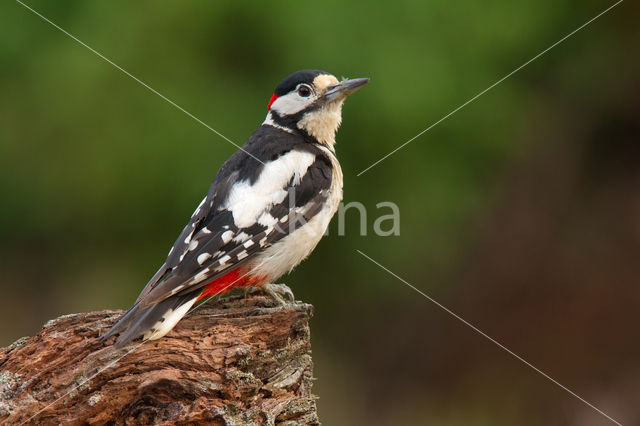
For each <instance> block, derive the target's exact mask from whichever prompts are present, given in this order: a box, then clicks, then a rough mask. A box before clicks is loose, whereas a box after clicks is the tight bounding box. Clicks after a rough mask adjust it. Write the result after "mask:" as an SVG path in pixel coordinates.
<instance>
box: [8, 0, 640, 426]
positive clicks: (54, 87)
mask: <svg viewBox="0 0 640 426" xmlns="http://www.w3.org/2000/svg"><path fill="white" fill-rule="evenodd" d="M28 4H29V5H31V6H32V7H34V8H35V9H36V10H38V11H39V12H41V13H42V14H43V15H44V16H46V17H48V18H50V19H51V20H53V21H54V22H56V23H57V24H59V25H60V26H61V27H63V28H64V29H66V30H68V31H69V32H70V33H72V34H74V35H75V36H77V37H78V38H79V39H81V40H82V41H84V42H86V43H87V44H89V45H90V46H92V47H93V48H95V49H96V50H98V51H100V52H101V53H103V54H104V55H105V56H107V57H108V58H110V59H111V60H113V61H114V62H115V63H117V64H119V65H120V66H122V67H123V68H125V69H126V70H128V71H129V72H131V73H132V74H134V75H135V76H137V77H139V78H140V79H141V80H143V81H144V82H146V83H148V84H149V85H150V86H152V87H153V88H155V89H157V90H158V91H160V92H161V93H162V94H164V95H166V96H167V97H169V98H171V99H172V100H174V101H175V102H176V103H178V104H179V105H181V106H182V107H184V108H185V109H186V110H188V111H190V112H191V113H193V114H194V115H195V116H197V117H198V118H200V119H202V120H203V121H204V122H206V123H208V124H209V125H211V126H212V127H214V128H216V129H217V130H219V131H220V132H221V133H223V134H224V135H226V136H228V137H229V138H231V139H232V140H234V141H237V142H239V143H242V142H243V141H244V140H246V138H247V137H248V136H249V135H250V134H251V132H252V131H253V130H254V129H255V128H256V127H257V126H258V125H259V123H260V122H261V121H262V120H263V119H264V116H265V113H266V103H267V101H268V99H269V97H270V95H271V93H272V91H273V88H274V87H275V85H276V84H277V83H278V82H279V81H280V80H281V79H282V78H283V77H284V76H286V75H287V74H289V73H290V72H292V71H295V70H297V69H301V68H321V69H325V70H328V71H330V72H332V73H334V74H336V75H337V76H339V77H340V76H347V77H365V76H367V77H371V83H370V84H369V85H368V86H367V87H365V88H364V89H363V90H362V91H360V92H358V94H357V95H355V96H353V97H352V98H350V99H349V100H348V101H347V103H346V105H345V108H344V124H343V127H342V129H341V130H340V132H339V134H338V145H337V151H338V156H339V158H340V159H341V162H342V165H343V170H344V173H345V201H347V202H348V201H360V202H362V203H364V205H365V206H366V207H367V208H368V210H369V218H368V228H369V231H370V232H369V234H370V235H368V236H360V235H359V232H358V229H359V220H358V217H357V214H356V213H355V211H350V212H349V213H348V215H347V222H346V229H347V235H346V236H344V237H341V236H338V235H337V223H335V222H334V223H332V225H331V230H330V235H329V237H327V238H325V239H324V240H323V241H322V242H321V243H320V245H319V246H318V248H317V249H316V251H315V253H314V254H313V256H311V258H310V259H309V260H308V261H306V262H305V263H304V264H303V265H302V266H300V267H299V268H298V269H297V270H296V271H295V272H294V273H293V274H291V275H290V276H288V277H285V279H284V281H285V282H287V283H288V284H289V285H290V286H291V287H293V289H294V291H295V293H296V296H297V297H298V298H300V299H302V300H305V301H307V302H309V303H312V304H314V305H315V308H316V315H315V317H314V319H313V322H312V330H313V350H314V360H315V363H316V366H315V375H316V377H318V380H317V382H316V385H315V387H314V390H315V392H316V393H317V394H318V395H319V397H320V400H319V410H320V416H321V420H322V421H323V422H324V423H325V424H328V425H351V424H376V425H410V424H437V425H502V424H504V425H514V424H518V425H541V424H545V425H547V424H548V425H601V424H602V425H604V424H610V423H609V422H608V421H607V420H606V419H605V418H604V417H602V416H601V415H599V414H598V413H596V412H595V411H594V410H592V409H590V408H589V407H587V406H586V405H584V404H583V403H581V402H580V401H579V400H577V399H575V398H574V397H572V396H571V395H569V394H568V393H566V392H565V391H563V390H561V389H560V388H558V387H557V386H555V385H554V384H552V383H551V382H549V381H548V380H546V379H545V378H543V377H542V376H540V375H539V374H537V373H535V372H534V371H532V370H531V369H530V368H528V367H527V366H525V365H524V364H522V363H520V362H519V361H517V360H515V359H514V358H513V357H511V356H510V355H508V354H506V353H505V352H503V351H502V350H500V349H499V348H498V347H496V346H495V345H493V344H492V343H491V342H489V341H488V340H486V339H484V338H483V337H481V336H479V335H478V334H476V333H475V332H473V331H472V330H470V329H469V328H467V327H465V326H464V325H463V324H461V323H460V322H458V321H457V320H455V319H454V318H452V317H451V316H449V315H448V314H446V313H444V312H443V311H441V310H440V309H439V308H438V307H436V306H435V305H434V304H432V303H431V302H429V301H428V300H427V299H425V298H422V297H420V296H419V295H417V294H416V293H415V292H413V290H411V289H409V288H408V287H406V286H405V285H404V284H402V283H401V282H400V281H398V280H396V279H395V278H393V277H391V276H390V275H388V274H387V273H385V272H384V271H382V270H381V269H380V268H378V267H377V266H375V265H374V264H372V263H370V262H369V261H368V260H366V259H364V258H363V257H362V256H360V255H358V254H357V253H356V252H355V250H356V249H360V250H362V251H364V252H365V253H366V254H368V255H370V256H372V257H373V258H374V259H376V260H378V261H379V262H381V263H382V264H383V265H385V266H387V267H388V268H390V269H391V270H393V271H395V272H396V273H397V274H399V275H400V276H402V277H403V278H405V279H406V280H408V281H409V282H411V283H412V284H414V285H415V286H417V287H418V288H420V289H421V290H423V291H424V292H426V293H427V294H429V295H430V296H432V297H434V298H435V299H436V300H438V301H440V302H441V303H443V304H444V305H446V306H448V307H450V308H451V309H453V310H454V311H455V312H457V313H458V314H460V315H461V316H462V317H464V318H465V319H467V320H468V321H470V322H472V323H473V324H475V325H477V326H478V327H480V328H481V329H483V330H484V331H486V332H487V333H488V334H490V335H491V336H493V337H495V338H496V339H497V340H499V341H500V342H502V343H503V344H505V345H506V346H508V347H509V348H511V349H512V350H514V351H515V352H517V353H519V354H521V355H523V356H524V357H525V358H526V359H527V360H529V361H530V362H532V363H533V364H535V365H536V366H537V367H539V368H540V369H542V370H544V371H545V372H547V373H549V374H550V375H551V376H552V377H554V378H555V379H557V380H558V381H560V382H561V383H563V384H565V385H567V386H568V387H569V388H571V389H573V390H574V391H576V392H577V393H578V394H580V395H581V396H583V397H584V398H585V399H587V400H589V401H591V402H593V403H594V404H595V405H596V406H598V407H599V408H601V409H602V410H603V411H605V412H606V413H608V414H609V415H611V416H612V417H614V418H616V419H617V420H619V421H621V422H622V423H624V424H640V408H639V406H638V395H640V339H639V337H640V336H639V334H640V333H639V332H638V323H639V319H638V312H640V286H639V285H638V284H639V281H640V261H639V256H640V146H639V145H638V143H639V142H640V141H639V139H640V138H639V134H640V121H639V111H640V85H639V78H638V75H639V71H640V69H639V68H640V66H639V65H640V55H639V53H640V50H639V48H638V46H639V43H640V36H639V32H638V16H639V14H638V12H640V7H638V3H637V2H631V1H627V2H624V3H622V4H620V5H619V6H618V7H616V8H614V9H613V10H612V11H611V12H609V13H608V14H606V15H604V16H603V17H602V18H600V19H599V20H597V21H595V22H594V23H593V24H591V25H590V26H588V27H586V28H585V29H584V30H582V31H581V32H579V33H577V34H576V35H575V36H573V37H571V38H570V39H568V40H567V41H565V42H564V43H562V44H560V45H559V46H557V47H556V48H554V49H553V50H551V51H550V52H549V53H547V54H546V55H544V56H542V57H541V58H539V59H538V60H536V61H534V62H533V63H531V64H530V65H528V66H527V67H526V68H524V69H523V70H521V71H520V72H518V73H516V74H515V75H513V76H512V77H511V78H509V79H507V80H506V81H504V82H503V83H502V84H500V85H498V86H497V87H495V88H494V89H492V90H491V91H490V92H488V93H487V94H485V95H483V96H482V97H480V98H479V99H478V100H477V101H475V102H473V103H471V104H469V105H468V106H466V107H465V108H464V109H462V110H460V111H459V112H458V113H456V114H454V115H453V116H451V117H450V118H448V119H447V120H445V121H444V122H442V123H441V124H439V125H437V126H436V127H435V128H433V129H432V130H430V131H429V132H427V133H426V134H424V135H423V136H421V137H420V138H419V139H417V140H415V141H414V142H412V143H411V144H409V145H408V146H407V147H405V148H404V149H402V150H401V151H399V152H397V153H396V154H394V155H393V156H391V157H390V158H388V159H387V160H386V161H384V162H382V163H381V164H380V165H378V166H377V167H375V168H373V169H371V170H370V171H368V172H367V173H365V174H363V175H362V176H360V177H356V174H357V173H358V172H359V171H361V170H362V169H364V168H365V167H367V166H369V165H370V164H371V163H372V162H374V161H375V160H378V159H379V158H380V157H381V156H382V155H384V154H386V153H387V152H389V151H391V150H392V149H394V148H395V147H397V146H398V145H400V144H401V143H403V142H405V141H406V140H408V139H409V138H411V137H413V136H414V135H415V134H417V133H418V132H420V131H421V130H423V129H425V128H426V127H427V126H429V125H430V124H432V123H433V122H435V121H437V120H438V119H440V118H441V117H442V116H444V115H445V114H447V113H448V112H450V111H451V110H453V109H454V108H456V107H457V106H459V105H461V104H462V103H464V102H465V101H467V100H468V99H470V98H471V97H472V96H474V95H475V94H477V93H478V92H480V91H481V90H483V89H485V88H487V87H488V86H490V85H491V84H492V83H494V82H495V81H497V80H498V79H499V78H501V77H503V76H504V75H506V74H507V73H509V72H511V71H512V70H514V69H515V68H516V67H518V66H519V65H521V64H523V63H524V62H525V61H527V60H529V59H530V58H532V57H533V56H534V55H536V54H537V53H539V52H540V51H542V50H543V49H545V48H546V47H548V46H550V45H551V44H552V43H554V42H556V41H557V40H559V39H560V38H561V37H563V36H564V35H566V34H568V33H569V32H570V31H572V30H573V29H575V28H577V27H578V26H580V25H582V24H583V23H584V22H586V21H587V20H589V19H591V18H592V17H593V16H595V15H596V14H598V13H599V12H601V11H602V10H604V9H605V8H606V7H608V6H610V5H611V4H613V2H608V1H600V0H598V1H591V0H589V1H568V0H560V1H553V2H551V1H546V2H541V1H534V0H525V1H517V2H512V1H506V0H495V1H488V2H477V1H471V0H460V1H455V2H451V1H443V0H435V1H429V2H412V1H394V2H392V3H390V4H380V5H377V4H374V3H372V2H353V3H343V2H337V1H323V2H317V1H316V2H282V3H274V2H217V3H216V4H214V2H169V1H153V2H151V1H140V2H125V1H109V2H107V1H97V2H81V1H56V2H49V1H44V0H37V1H36V0H30V1H29V2H28ZM0 22H1V25H0V72H1V78H0V93H1V95H0V117H1V118H0V120H1V123H2V124H1V125H0V141H1V143H0V200H2V208H1V210H0V271H1V273H2V279H1V284H0V285H1V290H2V297H1V298H0V346H4V345H8V344H9V343H11V342H12V341H13V340H15V339H17V338H18V337H20V336H23V335H33V334H35V333H37V332H38V330H39V328H40V326H41V325H42V324H43V323H44V322H45V321H46V320H47V319H50V318H53V317H56V316H58V315H61V314H66V313H72V312H80V311H90V310H101V309H106V308H125V307H128V306H129V305H130V304H131V303H132V301H133V300H134V299H135V297H136V296H137V294H138V292H139V291H140V289H141V288H142V286H143V285H144V284H145V283H146V281H147V279H148V278H149V277H150V276H151V275H152V274H153V273H154V272H155V270H156V268H157V267H158V266H159V265H160V264H161V263H162V262H163V260H164V257H165V256H166V253H167V251H168V248H169V247H170V245H171V244H172V243H173V241H174V239H175V237H176V236H177V234H178V232H179V231H180V230H181V228H182V226H183V225H184V224H185V223H186V221H187V220H188V218H189V216H190V214H191V212H192V211H193V209H194V207H195V206H196V205H197V204H198V203H199V201H200V199H201V197H202V194H203V193H205V191H206V190H207V189H208V185H209V183H210V181H211V179H212V178H213V176H214V175H215V173H216V171H217V169H218V167H219V166H220V165H221V164H222V162H223V161H224V160H225V159H226V158H227V157H228V156H229V155H231V154H232V153H233V151H234V150H235V148H234V147H233V146H232V145H231V144H229V143H227V142H225V141H224V140H223V139H221V138H220V137H218V136H216V135H215V134H213V133H212V132H211V131H209V130H208V129H206V128H205V127H203V126H202V125H200V124H198V123H197V122H195V121H194V120H193V119H191V118H189V117H187V116H186V115H185V114H183V113H182V112H180V111H178V110H177V109H175V108H174V107H172V106H171V105H170V104H168V103H167V102H165V101H163V100H162V99H160V98H159V97H158V96H156V95H155V94H153V93H151V92H150V91H148V90H147V89H145V88H143V87H142V86H140V85H139V84H138V83H136V82H135V81H133V80H132V79H131V78H129V77H127V76H125V75H124V74H123V73H122V72H120V71H118V70H117V69H115V68H114V67H113V66H111V65H109V64H107V63H106V62H105V61H103V60H102V59H100V58H99V57H97V56H96V55H94V54H93V53H91V52H90V51H88V50H87V49H86V48H84V47H81V46H80V45H79V44H78V43H76V42H74V41H73V40H72V39H70V38H69V37H67V36H66V35H64V34H62V33H61V32H60V31H58V30H56V29H55V28H53V27H52V26H51V25H49V24H48V23H46V22H44V21H43V20H42V19H40V18H39V17H38V16H36V15H34V14H33V13H31V12H30V11H28V10H27V9H25V8H24V7H22V6H21V5H20V4H19V3H16V2H12V1H4V2H2V4H1V5H0ZM381 201H393V202H395V203H397V204H398V206H399V207H400V209H401V234H400V236H397V237H378V236H375V235H373V233H372V232H371V230H372V225H373V220H374V219H375V218H376V217H377V216H378V215H379V214H380V213H388V211H387V210H384V211H382V210H376V208H375V205H376V203H379V202H381ZM328 265H329V267H327V266H328Z"/></svg>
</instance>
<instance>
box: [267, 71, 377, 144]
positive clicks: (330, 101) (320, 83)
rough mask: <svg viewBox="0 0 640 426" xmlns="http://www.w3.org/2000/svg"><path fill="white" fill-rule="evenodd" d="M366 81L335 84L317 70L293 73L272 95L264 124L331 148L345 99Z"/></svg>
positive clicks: (356, 79) (330, 76)
mask: <svg viewBox="0 0 640 426" xmlns="http://www.w3.org/2000/svg"><path fill="white" fill-rule="evenodd" d="M368 82H369V79H368V78H355V79H350V80H342V81H338V79H337V78H335V77H334V76H333V75H331V74H329V73H327V72H325V71H319V70H302V71H297V72H294V73H293V74H291V75H289V76H288V77H287V78H285V79H284V80H283V81H282V83H280V84H279V85H278V87H276V90H275V91H274V92H273V95H272V96H271V99H270V101H269V105H268V109H269V112H268V113H267V119H266V120H265V122H264V124H267V125H271V126H275V127H279V128H282V129H283V130H286V131H288V132H292V133H302V134H304V135H305V136H310V137H312V138H313V139H314V140H316V141H317V142H319V143H321V144H323V145H326V146H328V147H329V148H332V147H333V144H334V143H335V134H336V131H337V130H338V127H339V126H340V122H341V121H342V104H343V102H344V100H345V98H346V97H347V96H349V95H350V94H352V93H353V92H355V91H356V90H358V89H359V88H361V87H362V86H364V85H365V84H367V83H368Z"/></svg>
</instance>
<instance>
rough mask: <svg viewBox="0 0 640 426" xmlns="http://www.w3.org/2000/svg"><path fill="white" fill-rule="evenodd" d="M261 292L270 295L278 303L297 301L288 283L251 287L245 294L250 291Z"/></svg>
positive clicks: (284, 303)
mask: <svg viewBox="0 0 640 426" xmlns="http://www.w3.org/2000/svg"><path fill="white" fill-rule="evenodd" d="M256 292H261V293H264V294H265V295H266V296H269V298H270V299H271V300H273V301H274V302H275V303H276V304H277V305H280V306H282V305H286V304H287V302H293V301H295V300H296V299H295V296H294V295H293V291H291V289H290V288H289V286H287V285H286V284H271V283H268V284H263V285H261V286H259V287H249V288H248V289H247V290H246V291H245V295H247V294H249V293H256Z"/></svg>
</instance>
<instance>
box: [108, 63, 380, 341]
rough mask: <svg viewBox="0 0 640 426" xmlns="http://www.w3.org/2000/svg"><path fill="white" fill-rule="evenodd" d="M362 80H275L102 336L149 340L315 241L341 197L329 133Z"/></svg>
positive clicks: (272, 276) (274, 275)
mask: <svg viewBox="0 0 640 426" xmlns="http://www.w3.org/2000/svg"><path fill="white" fill-rule="evenodd" d="M368 81H369V79H368V78H357V79H351V80H342V81H338V79H336V78H335V77H334V76H333V75H331V74H329V73H327V72H324V71H318V70H303V71H298V72H295V73H293V74H291V75H289V76H288V77H287V78H285V79H284V80H283V81H282V82H281V83H280V84H279V85H278V87H276V90H275V92H274V93H273V96H272V97H271V99H270V101H269V104H268V107H267V108H268V113H267V117H266V120H265V121H264V122H263V123H262V125H261V126H260V127H259V128H258V130H256V131H255V133H253V135H251V137H250V138H249V140H248V141H247V142H246V143H245V144H244V146H243V147H242V148H241V149H239V150H238V151H236V152H235V153H234V154H233V155H232V156H231V157H230V158H229V159H228V160H227V161H226V162H225V163H224V164H223V165H222V167H221V168H220V170H219V171H218V173H217V174H216V176H215V178H214V180H213V183H212V184H211V187H210V189H209V192H208V194H207V196H206V197H204V199H203V200H202V202H201V203H200V205H199V206H198V207H197V208H196V210H195V212H194V213H193V215H192V216H191V220H190V221H189V223H188V224H187V226H185V228H184V229H183V230H182V232H181V233H180V235H179V236H178V239H177V240H176V242H175V243H174V245H173V247H172V248H171V250H170V251H169V254H168V257H167V259H166V261H165V263H164V264H163V265H162V266H161V267H160V269H158V271H157V272H156V274H155V275H154V276H153V277H152V278H151V280H150V281H149V283H148V284H147V285H146V286H145V288H144V289H143V290H142V292H141V293H140V296H138V299H137V300H136V302H135V304H134V305H133V307H131V309H129V310H128V311H127V312H126V313H125V314H124V315H123V316H122V317H121V318H120V319H119V320H118V322H117V323H116V324H114V325H113V327H112V328H111V329H110V330H109V331H108V332H107V333H106V334H105V335H104V336H103V337H102V338H103V339H107V338H109V337H111V336H113V335H115V334H120V336H119V337H118V338H117V340H116V342H115V346H117V347H122V346H124V345H126V344H127V343H129V342H131V341H133V340H135V339H138V338H140V337H142V339H143V340H154V339H158V338H160V337H162V336H164V335H165V334H167V333H168V332H169V331H171V329H172V328H173V327H174V326H175V325H176V324H177V323H178V321H180V319H181V318H182V317H183V316H184V315H185V314H186V313H187V312H188V311H189V310H190V309H191V308H192V307H193V306H194V304H195V303H196V302H197V301H199V300H201V299H204V298H207V297H211V296H214V295H221V294H224V293H226V292H228V291H230V290H231V289H232V288H234V287H239V286H242V287H248V286H264V287H268V286H269V285H270V284H269V283H272V282H273V281H274V280H276V279H278V278H279V277H280V276H282V275H283V274H286V273H288V272H290V271H291V270H292V269H293V268H294V267H295V266H296V265H298V264H299V263H300V262H301V261H302V260H303V259H305V258H306V257H307V256H308V255H309V254H310V253H311V251H312V250H313V249H314V248H315V246H316V245H317V244H318V241H320V238H321V237H322V235H323V234H324V232H325V230H326V229H327V226H328V224H329V221H330V220H331V217H332V216H333V215H334V213H335V212H336V210H337V208H338V203H339V202H340V200H341V199H342V170H341V169H340V164H339V163H338V160H337V158H336V154H335V150H334V144H335V134H336V131H337V130H338V127H339V126H340V122H341V120H342V104H343V102H344V100H345V98H346V97H347V96H348V95H350V94H351V93H353V92H355V91H356V90H358V89H359V88H360V87H362V86H363V85H364V84H366V83H367V82H368Z"/></svg>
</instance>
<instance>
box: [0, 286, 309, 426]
mask: <svg viewBox="0 0 640 426" xmlns="http://www.w3.org/2000/svg"><path fill="white" fill-rule="evenodd" d="M312 311H313V307H312V306H311V305H308V304H305V303H302V302H297V301H296V302H287V303H286V304H285V305H283V306H274V304H273V302H272V301H271V300H270V299H267V298H265V297H264V296H262V295H253V296H249V297H241V296H234V297H230V298H227V299H222V300H220V301H217V302H215V303H207V304H205V305H202V306H200V307H199V308H197V309H196V310H194V311H193V312H192V313H190V314H189V315H188V316H186V317H185V318H184V319H183V320H182V321H181V322H180V323H178V325H177V326H176V328H175V329H174V330H173V331H171V332H170V333H169V334H168V335H167V336H165V337H164V338H162V339H160V340H156V341H152V342H147V343H144V344H141V343H139V342H134V343H132V344H130V345H128V346H125V347H124V348H122V349H119V350H115V349H114V348H113V347H112V346H111V345H110V343H112V341H113V340H114V339H113V338H112V339H110V341H107V342H106V344H103V343H100V342H99V341H98V337H99V336H100V335H101V334H103V333H104V332H105V331H106V330H107V329H108V328H109V327H110V326H111V325H112V324H113V323H114V322H115V321H116V320H117V319H118V317H119V316H120V315H121V314H122V311H111V310H109V311H101V312H90V313H82V314H72V315H64V316H61V317H59V318H56V319H54V320H51V321H49V322H47V323H46V324H45V325H44V327H43V328H42V330H41V331H40V333H38V334H37V335H36V336H34V337H29V338H27V337H23V338H21V339H19V340H18V341H16V342H14V343H13V344H12V345H10V346H8V347H6V348H3V349H0V424H56V425H57V424H151V423H153V424H162V423H164V424H187V423H192V424H202V423H206V424H214V425H275V424H278V425H294V424H295V425H298V424H310V425H317V424H319V422H318V416H317V413H316V402H315V400H316V397H314V396H313V395H312V393H311V383H312V368H313V363H312V359H311V343H310V330H309V319H310V318H311V316H312Z"/></svg>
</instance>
